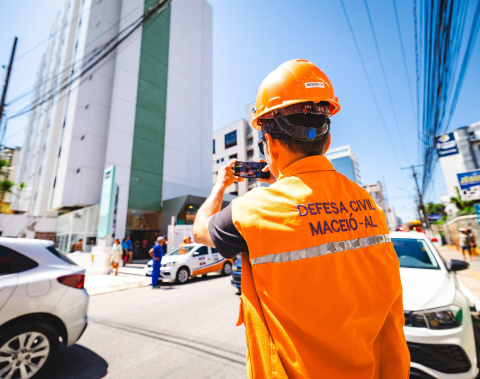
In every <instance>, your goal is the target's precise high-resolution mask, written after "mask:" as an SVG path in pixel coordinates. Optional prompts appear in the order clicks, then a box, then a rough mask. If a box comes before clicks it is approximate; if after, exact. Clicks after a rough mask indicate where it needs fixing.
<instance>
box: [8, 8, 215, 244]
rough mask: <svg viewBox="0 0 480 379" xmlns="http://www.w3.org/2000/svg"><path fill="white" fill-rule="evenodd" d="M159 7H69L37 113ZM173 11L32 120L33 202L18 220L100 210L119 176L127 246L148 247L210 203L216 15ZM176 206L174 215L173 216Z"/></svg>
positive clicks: (28, 168)
mask: <svg viewBox="0 0 480 379" xmlns="http://www.w3.org/2000/svg"><path fill="white" fill-rule="evenodd" d="M160 2H162V1H160ZM157 3H158V1H156V0H66V1H65V7H64V9H63V10H62V11H61V12H60V13H59V16H58V19H57V21H56V25H55V27H54V31H53V32H52V34H51V39H50V43H49V47H48V50H47V52H46V54H45V56H44V59H43V61H42V63H41V66H40V69H39V73H38V80H37V86H36V92H35V98H34V99H33V101H34V102H36V101H38V100H41V99H43V98H45V94H48V93H49V92H51V91H52V90H55V89H58V88H60V87H61V86H62V85H63V84H64V83H67V82H68V81H70V80H72V79H73V78H75V77H76V76H78V75H79V73H80V72H82V70H85V68H86V67H88V65H89V64H91V62H93V61H94V60H95V59H96V58H98V57H99V56H101V54H103V53H105V51H106V50H107V49H108V48H110V47H111V46H113V44H115V43H116V42H118V41H120V39H121V38H122V37H124V36H126V35H127V34H128V32H129V31H130V30H132V27H131V25H132V23H134V22H135V21H136V20H139V19H140V18H141V17H142V15H143V14H144V12H146V11H147V10H148V9H149V8H150V7H151V6H153V5H155V4H157ZM163 4H164V5H163V7H162V8H161V9H160V10H159V12H158V13H156V14H155V16H153V17H152V19H150V20H149V21H147V22H146V23H145V24H144V25H143V26H141V27H140V28H139V29H138V30H136V31H135V32H133V34H132V35H131V36H129V37H128V39H127V40H125V42H123V43H122V44H121V45H119V47H118V48H116V49H115V51H114V52H113V53H112V54H111V55H110V56H109V57H108V59H106V60H105V61H103V62H102V63H101V64H100V65H98V66H97V67H95V68H94V69H93V70H92V71H90V72H88V74H87V75H84V77H82V79H81V80H79V81H76V82H75V84H74V85H71V86H69V87H68V88H67V89H65V90H62V91H61V92H60V94H59V95H58V96H56V97H54V98H53V99H51V100H49V101H46V102H45V103H43V104H42V105H41V106H39V107H38V108H36V109H35V110H34V111H32V113H31V116H30V121H29V124H28V132H27V136H26V140H25V144H24V149H23V155H22V160H21V164H20V170H19V176H18V180H17V181H18V182H24V183H26V184H27V186H28V187H29V188H30V190H29V191H24V193H23V194H22V195H21V196H20V198H19V200H18V202H17V203H16V204H15V206H16V209H18V210H22V211H25V212H27V213H29V214H31V215H35V216H42V215H52V214H54V215H55V214H57V212H68V211H73V210H78V209H80V208H84V207H89V206H92V205H98V204H99V203H100V198H101V192H102V182H103V174H104V170H105V168H107V167H110V166H115V167H116V177H115V184H116V187H117V193H118V196H117V203H116V209H117V211H116V233H117V234H116V235H117V236H118V237H123V235H124V233H125V230H126V231H127V232H128V233H130V234H135V233H136V232H138V233H137V234H138V236H137V237H138V238H142V235H143V234H144V232H146V231H150V232H151V235H152V236H153V235H155V234H158V233H160V232H162V233H166V227H167V224H168V223H169V222H170V216H171V212H173V213H174V215H175V216H178V215H180V217H181V214H184V213H185V212H184V211H185V208H186V207H187V206H188V204H187V203H189V202H190V203H192V202H193V203H200V202H201V201H202V200H201V197H205V196H207V195H208V193H209V192H210V190H211V171H210V162H211V141H212V131H211V130H212V10H211V6H210V5H209V4H208V2H207V1H205V0H175V1H170V0H165V1H163ZM179 199H180V200H179ZM169 201H174V202H175V206H171V207H170V208H169V209H170V211H169V212H170V213H169V212H166V211H164V212H162V210H165V207H166V205H168V202H169ZM167 208H168V207H167ZM65 228H67V227H66V226H65V227H64V229H65ZM67 229H68V228H67ZM142 233H143V234H142Z"/></svg>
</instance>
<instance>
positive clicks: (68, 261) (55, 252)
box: [46, 245, 77, 266]
mask: <svg viewBox="0 0 480 379" xmlns="http://www.w3.org/2000/svg"><path fill="white" fill-rule="evenodd" d="M46 249H47V250H48V251H49V252H50V253H52V254H53V255H55V256H56V257H58V258H60V259H61V260H62V261H64V262H67V263H69V264H71V265H75V266H77V264H76V263H75V262H74V261H72V260H71V259H70V258H68V257H67V256H66V255H65V254H63V253H61V252H60V251H58V250H57V249H55V246H53V245H50V246H47V247H46Z"/></svg>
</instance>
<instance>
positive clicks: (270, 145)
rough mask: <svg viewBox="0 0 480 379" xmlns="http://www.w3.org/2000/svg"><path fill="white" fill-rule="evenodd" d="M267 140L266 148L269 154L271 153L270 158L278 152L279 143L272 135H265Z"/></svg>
mask: <svg viewBox="0 0 480 379" xmlns="http://www.w3.org/2000/svg"><path fill="white" fill-rule="evenodd" d="M265 140H266V141H267V143H266V145H267V146H266V148H267V149H268V152H269V153H270V156H274V154H276V152H277V143H278V141H277V140H276V139H275V138H273V137H272V136H271V135H270V133H265Z"/></svg>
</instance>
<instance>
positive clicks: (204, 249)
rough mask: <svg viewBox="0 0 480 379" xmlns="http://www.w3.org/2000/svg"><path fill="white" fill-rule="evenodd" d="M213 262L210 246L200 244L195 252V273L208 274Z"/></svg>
mask: <svg viewBox="0 0 480 379" xmlns="http://www.w3.org/2000/svg"><path fill="white" fill-rule="evenodd" d="M211 263H212V257H211V254H210V253H209V250H208V246H200V247H199V248H198V249H197V250H196V251H195V252H194V253H193V275H200V274H206V273H207V272H208V267H209V266H210V265H211Z"/></svg>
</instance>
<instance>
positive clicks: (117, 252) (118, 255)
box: [110, 238, 123, 275]
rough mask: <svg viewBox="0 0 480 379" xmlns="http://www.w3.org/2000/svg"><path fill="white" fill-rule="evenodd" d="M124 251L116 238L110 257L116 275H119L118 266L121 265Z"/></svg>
mask: <svg viewBox="0 0 480 379" xmlns="http://www.w3.org/2000/svg"><path fill="white" fill-rule="evenodd" d="M122 255H123V249H122V245H121V243H120V240H119V239H118V238H115V241H114V242H113V246H112V252H111V255H110V265H111V266H112V268H113V269H115V275H118V266H119V265H120V261H121V260H122Z"/></svg>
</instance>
